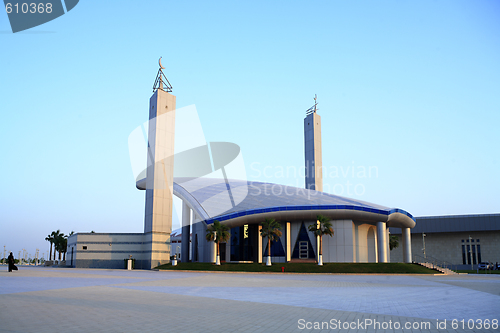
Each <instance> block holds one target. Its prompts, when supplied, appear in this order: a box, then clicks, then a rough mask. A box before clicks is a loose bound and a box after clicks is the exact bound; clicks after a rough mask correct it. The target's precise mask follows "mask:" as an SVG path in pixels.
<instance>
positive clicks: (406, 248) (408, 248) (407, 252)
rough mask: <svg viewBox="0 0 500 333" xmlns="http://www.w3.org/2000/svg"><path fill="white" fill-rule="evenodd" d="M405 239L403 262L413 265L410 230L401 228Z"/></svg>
mask: <svg viewBox="0 0 500 333" xmlns="http://www.w3.org/2000/svg"><path fill="white" fill-rule="evenodd" d="M401 236H402V238H403V262H405V263H408V264H411V234H410V228H401Z"/></svg>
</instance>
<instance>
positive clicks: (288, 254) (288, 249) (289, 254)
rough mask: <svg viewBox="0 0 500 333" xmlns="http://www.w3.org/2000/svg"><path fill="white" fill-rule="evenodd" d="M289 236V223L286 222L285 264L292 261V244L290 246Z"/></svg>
mask: <svg viewBox="0 0 500 333" xmlns="http://www.w3.org/2000/svg"><path fill="white" fill-rule="evenodd" d="M291 236H292V235H291V234H290V222H286V250H285V251H286V252H285V253H286V262H290V260H292V244H291V241H292V239H291Z"/></svg>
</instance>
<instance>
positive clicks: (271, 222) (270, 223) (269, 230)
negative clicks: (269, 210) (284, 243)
mask: <svg viewBox="0 0 500 333" xmlns="http://www.w3.org/2000/svg"><path fill="white" fill-rule="evenodd" d="M261 225H262V229H261V230H260V235H261V236H262V238H265V237H267V261H266V266H271V240H273V241H278V240H279V238H280V237H281V225H280V224H279V223H278V222H276V220H275V219H266V220H265V221H264V222H262V223H261Z"/></svg>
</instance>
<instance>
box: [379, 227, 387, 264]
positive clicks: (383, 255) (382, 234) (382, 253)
mask: <svg viewBox="0 0 500 333" xmlns="http://www.w3.org/2000/svg"><path fill="white" fill-rule="evenodd" d="M377 249H378V262H387V233H386V225H385V222H377Z"/></svg>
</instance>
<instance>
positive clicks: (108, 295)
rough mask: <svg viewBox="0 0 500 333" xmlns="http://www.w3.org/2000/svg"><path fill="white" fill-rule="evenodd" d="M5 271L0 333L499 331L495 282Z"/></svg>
mask: <svg viewBox="0 0 500 333" xmlns="http://www.w3.org/2000/svg"><path fill="white" fill-rule="evenodd" d="M0 269H1V270H0V306H1V311H0V332H236V331H240V332H308V331H314V332H327V331H330V332H375V331H377V332H378V331H386V332H429V331H430V332H456V331H459V332H461V331H464V332H488V331H490V332H500V328H499V327H498V325H499V324H498V320H500V276H499V275H460V276H424V275H341V274H340V275H339V274H335V275H334V274H253V273H252V274H243V273H202V272H200V273H196V272H166V271H161V272H158V271H142V270H134V271H126V270H107V269H74V268H52V267H22V266H21V267H20V268H19V271H17V272H13V273H8V272H7V268H6V266H1V267H0ZM445 320H446V322H445ZM473 320H474V322H473ZM495 323H496V324H495ZM437 325H438V326H437ZM485 327H486V328H489V329H486V328H485ZM463 328H464V329H463ZM469 328H470V329H469Z"/></svg>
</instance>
